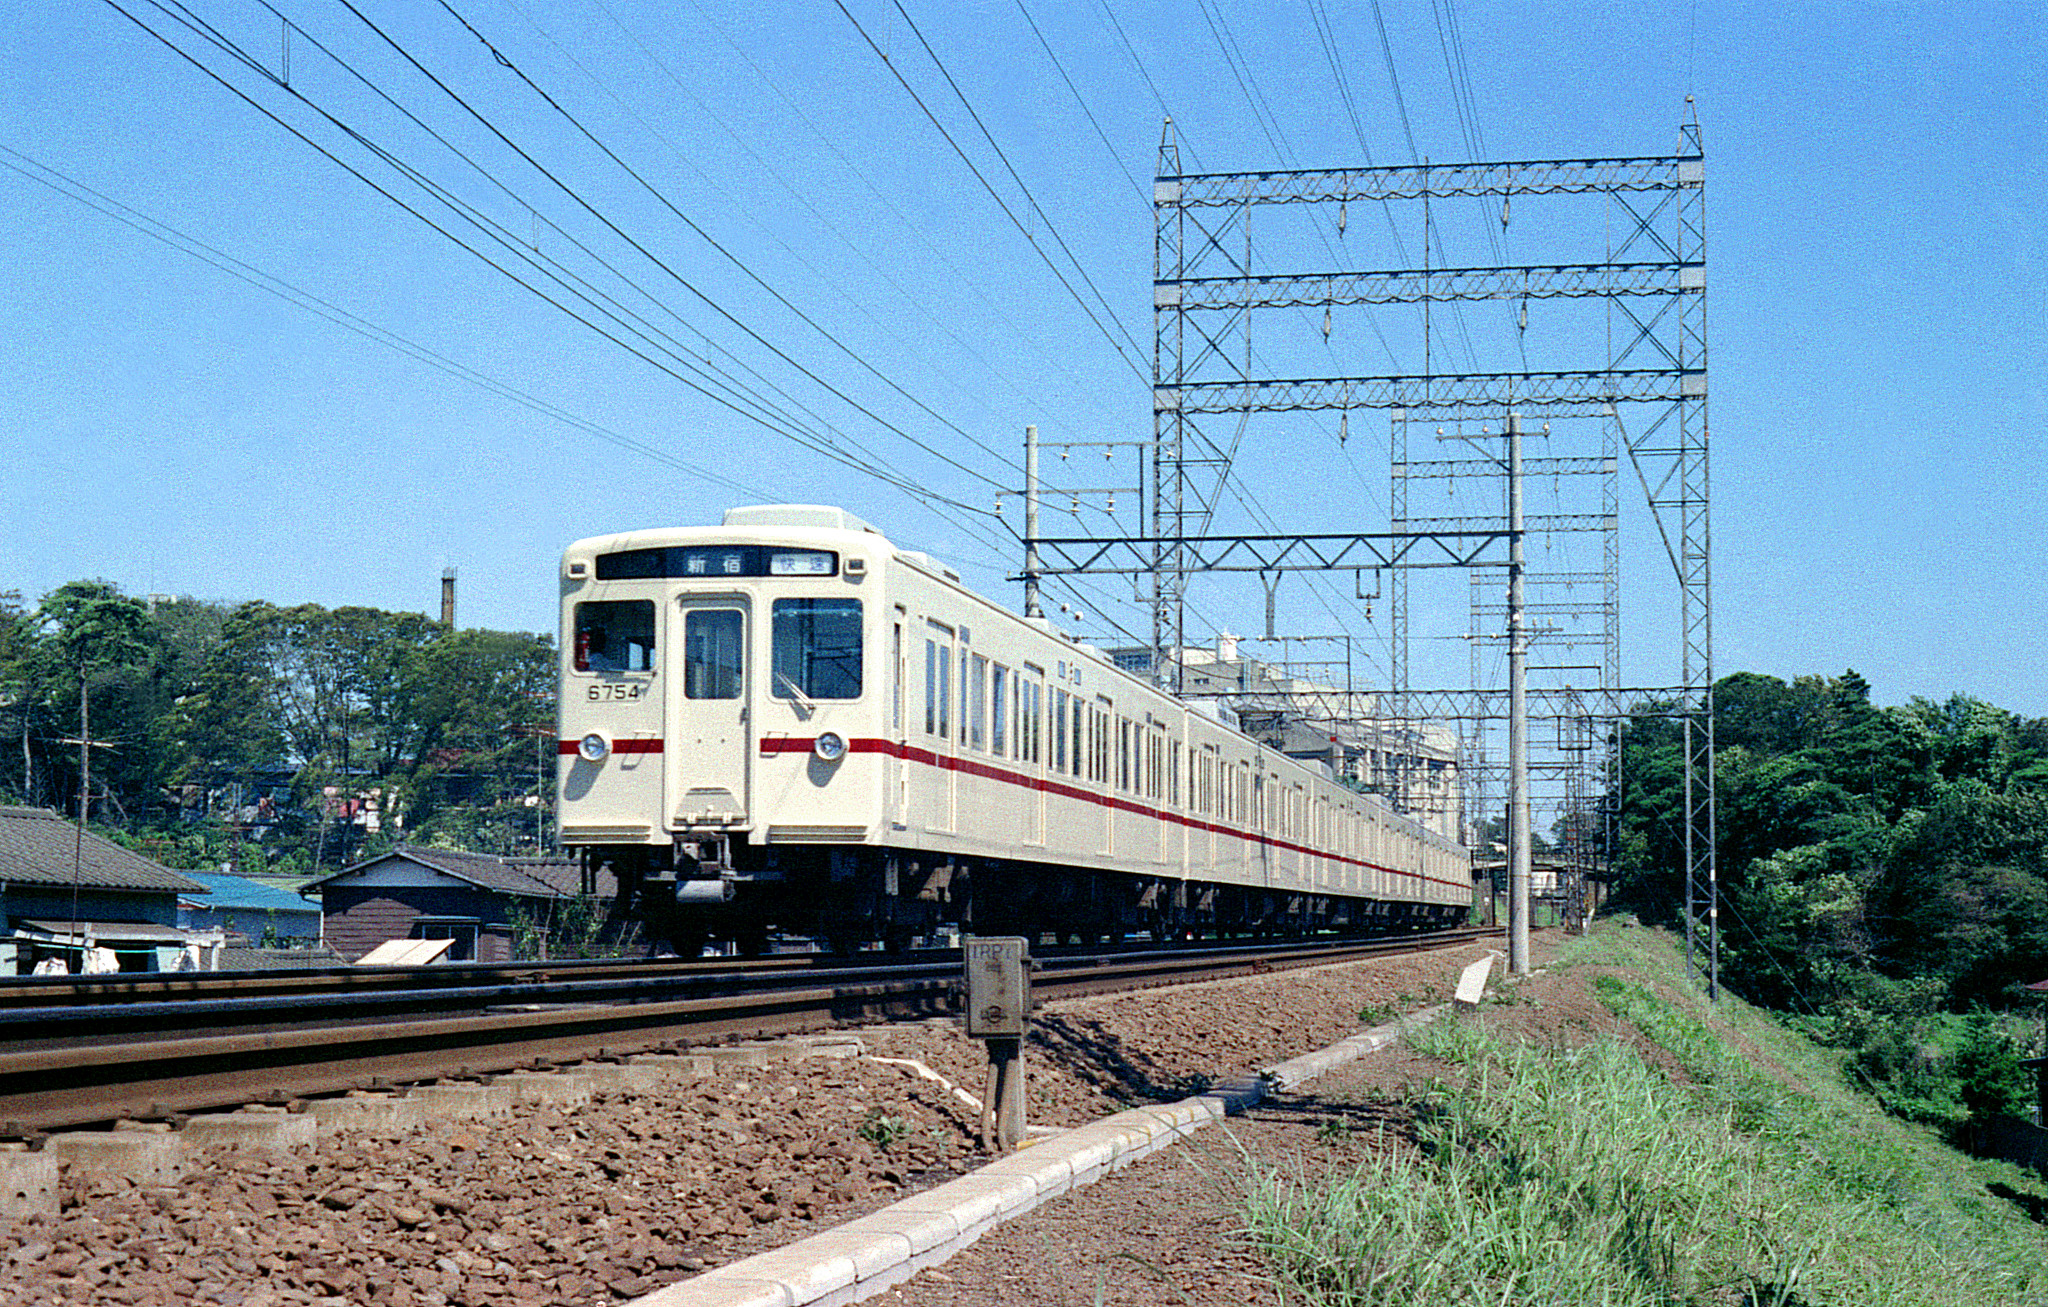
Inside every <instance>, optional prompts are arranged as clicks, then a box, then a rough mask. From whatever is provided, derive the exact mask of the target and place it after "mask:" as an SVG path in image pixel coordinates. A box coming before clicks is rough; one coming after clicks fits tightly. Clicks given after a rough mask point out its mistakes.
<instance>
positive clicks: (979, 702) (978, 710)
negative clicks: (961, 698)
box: [960, 654, 988, 749]
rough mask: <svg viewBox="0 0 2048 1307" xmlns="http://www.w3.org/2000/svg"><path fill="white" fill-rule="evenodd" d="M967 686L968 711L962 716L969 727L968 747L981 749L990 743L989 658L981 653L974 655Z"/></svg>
mask: <svg viewBox="0 0 2048 1307" xmlns="http://www.w3.org/2000/svg"><path fill="white" fill-rule="evenodd" d="M966 688H967V711H965V712H963V713H961V714H960V717H961V720H962V722H963V723H964V724H965V725H966V727H967V744H968V747H970V748H974V749H979V748H982V747H983V746H985V745H986V744H987V743H988V659H986V658H984V657H982V656H981V655H980V654H976V655H974V665H973V674H972V675H971V676H970V677H969V679H968V682H967V687H966Z"/></svg>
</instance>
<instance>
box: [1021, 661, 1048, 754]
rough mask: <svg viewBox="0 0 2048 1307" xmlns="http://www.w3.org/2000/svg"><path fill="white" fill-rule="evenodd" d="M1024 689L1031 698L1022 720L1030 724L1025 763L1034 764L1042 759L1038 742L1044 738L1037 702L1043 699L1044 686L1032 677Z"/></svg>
mask: <svg viewBox="0 0 2048 1307" xmlns="http://www.w3.org/2000/svg"><path fill="white" fill-rule="evenodd" d="M1024 689H1025V692H1026V693H1027V694H1029V695H1030V696H1031V703H1030V705H1029V706H1028V707H1026V708H1025V709H1024V720H1025V721H1028V722H1030V723H1031V756H1030V758H1029V759H1028V760H1027V761H1029V762H1032V763H1034V764H1035V763H1037V762H1039V761H1040V759H1041V758H1042V757H1043V752H1042V751H1041V750H1040V748H1039V741H1040V740H1041V739H1042V738H1043V736H1044V732H1043V729H1042V727H1041V722H1042V721H1043V719H1042V718H1041V717H1040V716H1039V700H1041V699H1042V698H1044V697H1045V686H1044V685H1043V684H1042V683H1040V682H1039V681H1038V680H1037V679H1036V678H1035V677H1034V678H1033V679H1032V680H1031V681H1030V682H1028V683H1027V684H1026V685H1025V687H1024Z"/></svg>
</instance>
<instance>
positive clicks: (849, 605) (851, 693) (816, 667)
mask: <svg viewBox="0 0 2048 1307" xmlns="http://www.w3.org/2000/svg"><path fill="white" fill-rule="evenodd" d="M773 633H774V634H773V643H774V668H775V674H774V676H773V677H772V678H771V680H772V681H773V685H772V686H771V687H770V693H772V694H774V695H775V697H776V698H778V699H858V698H860V687H861V645H862V637H861V606H860V600H858V599H777V600H776V601H775V609H774V617H773Z"/></svg>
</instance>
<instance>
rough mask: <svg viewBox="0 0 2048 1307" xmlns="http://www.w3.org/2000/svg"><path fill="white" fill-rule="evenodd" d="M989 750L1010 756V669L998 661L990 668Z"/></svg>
mask: <svg viewBox="0 0 2048 1307" xmlns="http://www.w3.org/2000/svg"><path fill="white" fill-rule="evenodd" d="M988 709H989V712H988V751H989V752H990V753H993V754H994V755H995V756H996V757H998V758H1007V757H1009V756H1010V669H1009V668H1007V667H1005V666H1003V665H1002V664H1001V663H996V664H995V665H993V666H991V667H990V668H989V669H988Z"/></svg>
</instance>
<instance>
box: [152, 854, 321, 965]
mask: <svg viewBox="0 0 2048 1307" xmlns="http://www.w3.org/2000/svg"><path fill="white" fill-rule="evenodd" d="M182 874H184V875H186V876H189V877H191V878H192V879H193V880H196V881H198V882H199V883H200V884H201V885H204V886H205V887H206V889H207V891H208V892H207V894H206V896H205V897H204V898H199V897H196V896H194V897H187V896H185V895H180V896H179V898H178V924H179V925H180V926H182V927H184V928H185V929H186V930H192V931H216V932H220V933H222V934H226V933H229V932H232V933H234V934H237V935H242V936H245V937H247V938H248V939H249V940H250V941H251V942H252V943H255V944H258V945H261V944H263V943H264V942H265V941H266V940H269V941H270V942H271V945H270V946H272V947H276V946H281V945H288V944H292V943H298V942H305V943H316V942H318V940H319V939H320V905H319V904H318V903H315V902H312V901H311V900H309V899H304V898H301V897H300V896H298V895H297V894H294V893H292V892H291V891H290V890H287V889H283V888H280V887H279V886H276V885H266V884H264V883H262V882H261V881H256V880H251V879H249V878H248V877H246V876H231V875H227V874H225V873H217V872H209V871H188V872H184V873H182Z"/></svg>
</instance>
